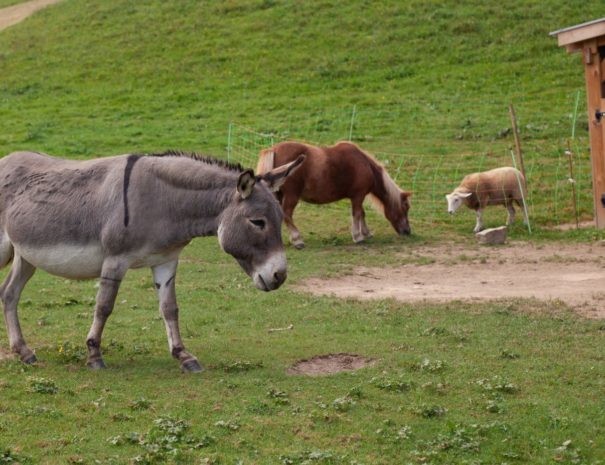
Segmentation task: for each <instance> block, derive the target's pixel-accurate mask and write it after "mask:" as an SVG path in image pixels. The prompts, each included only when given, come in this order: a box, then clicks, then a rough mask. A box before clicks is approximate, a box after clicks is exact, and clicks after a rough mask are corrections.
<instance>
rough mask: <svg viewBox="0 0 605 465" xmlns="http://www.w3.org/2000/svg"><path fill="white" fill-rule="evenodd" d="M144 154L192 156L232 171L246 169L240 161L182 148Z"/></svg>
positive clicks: (194, 158) (197, 159)
mask: <svg viewBox="0 0 605 465" xmlns="http://www.w3.org/2000/svg"><path fill="white" fill-rule="evenodd" d="M144 156H147V157H183V158H190V159H191V160H195V161H199V162H201V163H206V164H207V165H216V166H220V167H221V168H225V169H228V170H230V171H235V172H238V173H241V172H243V171H244V168H243V167H242V165H240V164H239V163H231V162H228V161H226V160H222V159H220V158H214V157H210V156H207V155H201V154H199V153H195V152H182V151H180V150H166V151H165V152H162V153H147V154H145V155H144Z"/></svg>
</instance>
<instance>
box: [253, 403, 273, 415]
mask: <svg viewBox="0 0 605 465" xmlns="http://www.w3.org/2000/svg"><path fill="white" fill-rule="evenodd" d="M247 410H248V412H250V413H253V414H256V415H272V414H273V413H275V410H276V409H275V407H274V406H272V405H270V404H269V403H268V402H264V401H261V400H256V401H255V402H254V403H252V404H251V405H249V406H248V408H247Z"/></svg>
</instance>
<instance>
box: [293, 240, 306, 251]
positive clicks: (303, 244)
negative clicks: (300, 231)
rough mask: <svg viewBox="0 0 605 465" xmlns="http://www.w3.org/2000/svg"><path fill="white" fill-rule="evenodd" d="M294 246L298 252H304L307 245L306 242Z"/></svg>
mask: <svg viewBox="0 0 605 465" xmlns="http://www.w3.org/2000/svg"><path fill="white" fill-rule="evenodd" d="M292 245H293V246H294V248H295V249H297V250H302V249H304V248H305V243H304V242H295V243H294V244H292Z"/></svg>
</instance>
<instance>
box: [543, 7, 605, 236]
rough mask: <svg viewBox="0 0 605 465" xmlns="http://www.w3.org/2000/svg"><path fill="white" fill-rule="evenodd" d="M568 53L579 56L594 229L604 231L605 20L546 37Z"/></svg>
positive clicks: (570, 28) (601, 19)
mask: <svg viewBox="0 0 605 465" xmlns="http://www.w3.org/2000/svg"><path fill="white" fill-rule="evenodd" d="M550 35H551V36H554V37H557V42H558V44H559V46H560V47H565V48H566V49H567V52H568V53H574V52H581V54H582V61H583V62H584V77H585V80H586V98H587V100H588V121H589V123H588V129H589V135H590V159H591V162H592V192H593V202H594V218H595V224H596V227H597V228H599V229H604V228H605V121H602V118H601V112H602V111H605V98H604V97H605V85H604V83H603V79H604V78H605V66H604V65H605V18H599V19H595V20H593V21H588V22H586V23H583V24H578V25H576V26H571V27H567V28H565V29H560V30H558V31H554V32H551V33H550Z"/></svg>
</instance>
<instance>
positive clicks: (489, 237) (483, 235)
mask: <svg viewBox="0 0 605 465" xmlns="http://www.w3.org/2000/svg"><path fill="white" fill-rule="evenodd" d="M507 232H508V229H507V227H506V226H500V227H499V228H490V229H484V230H483V231H481V232H478V233H477V234H475V237H476V238H477V240H478V241H479V243H480V244H486V245H497V244H504V243H505V242H506V233H507Z"/></svg>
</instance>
